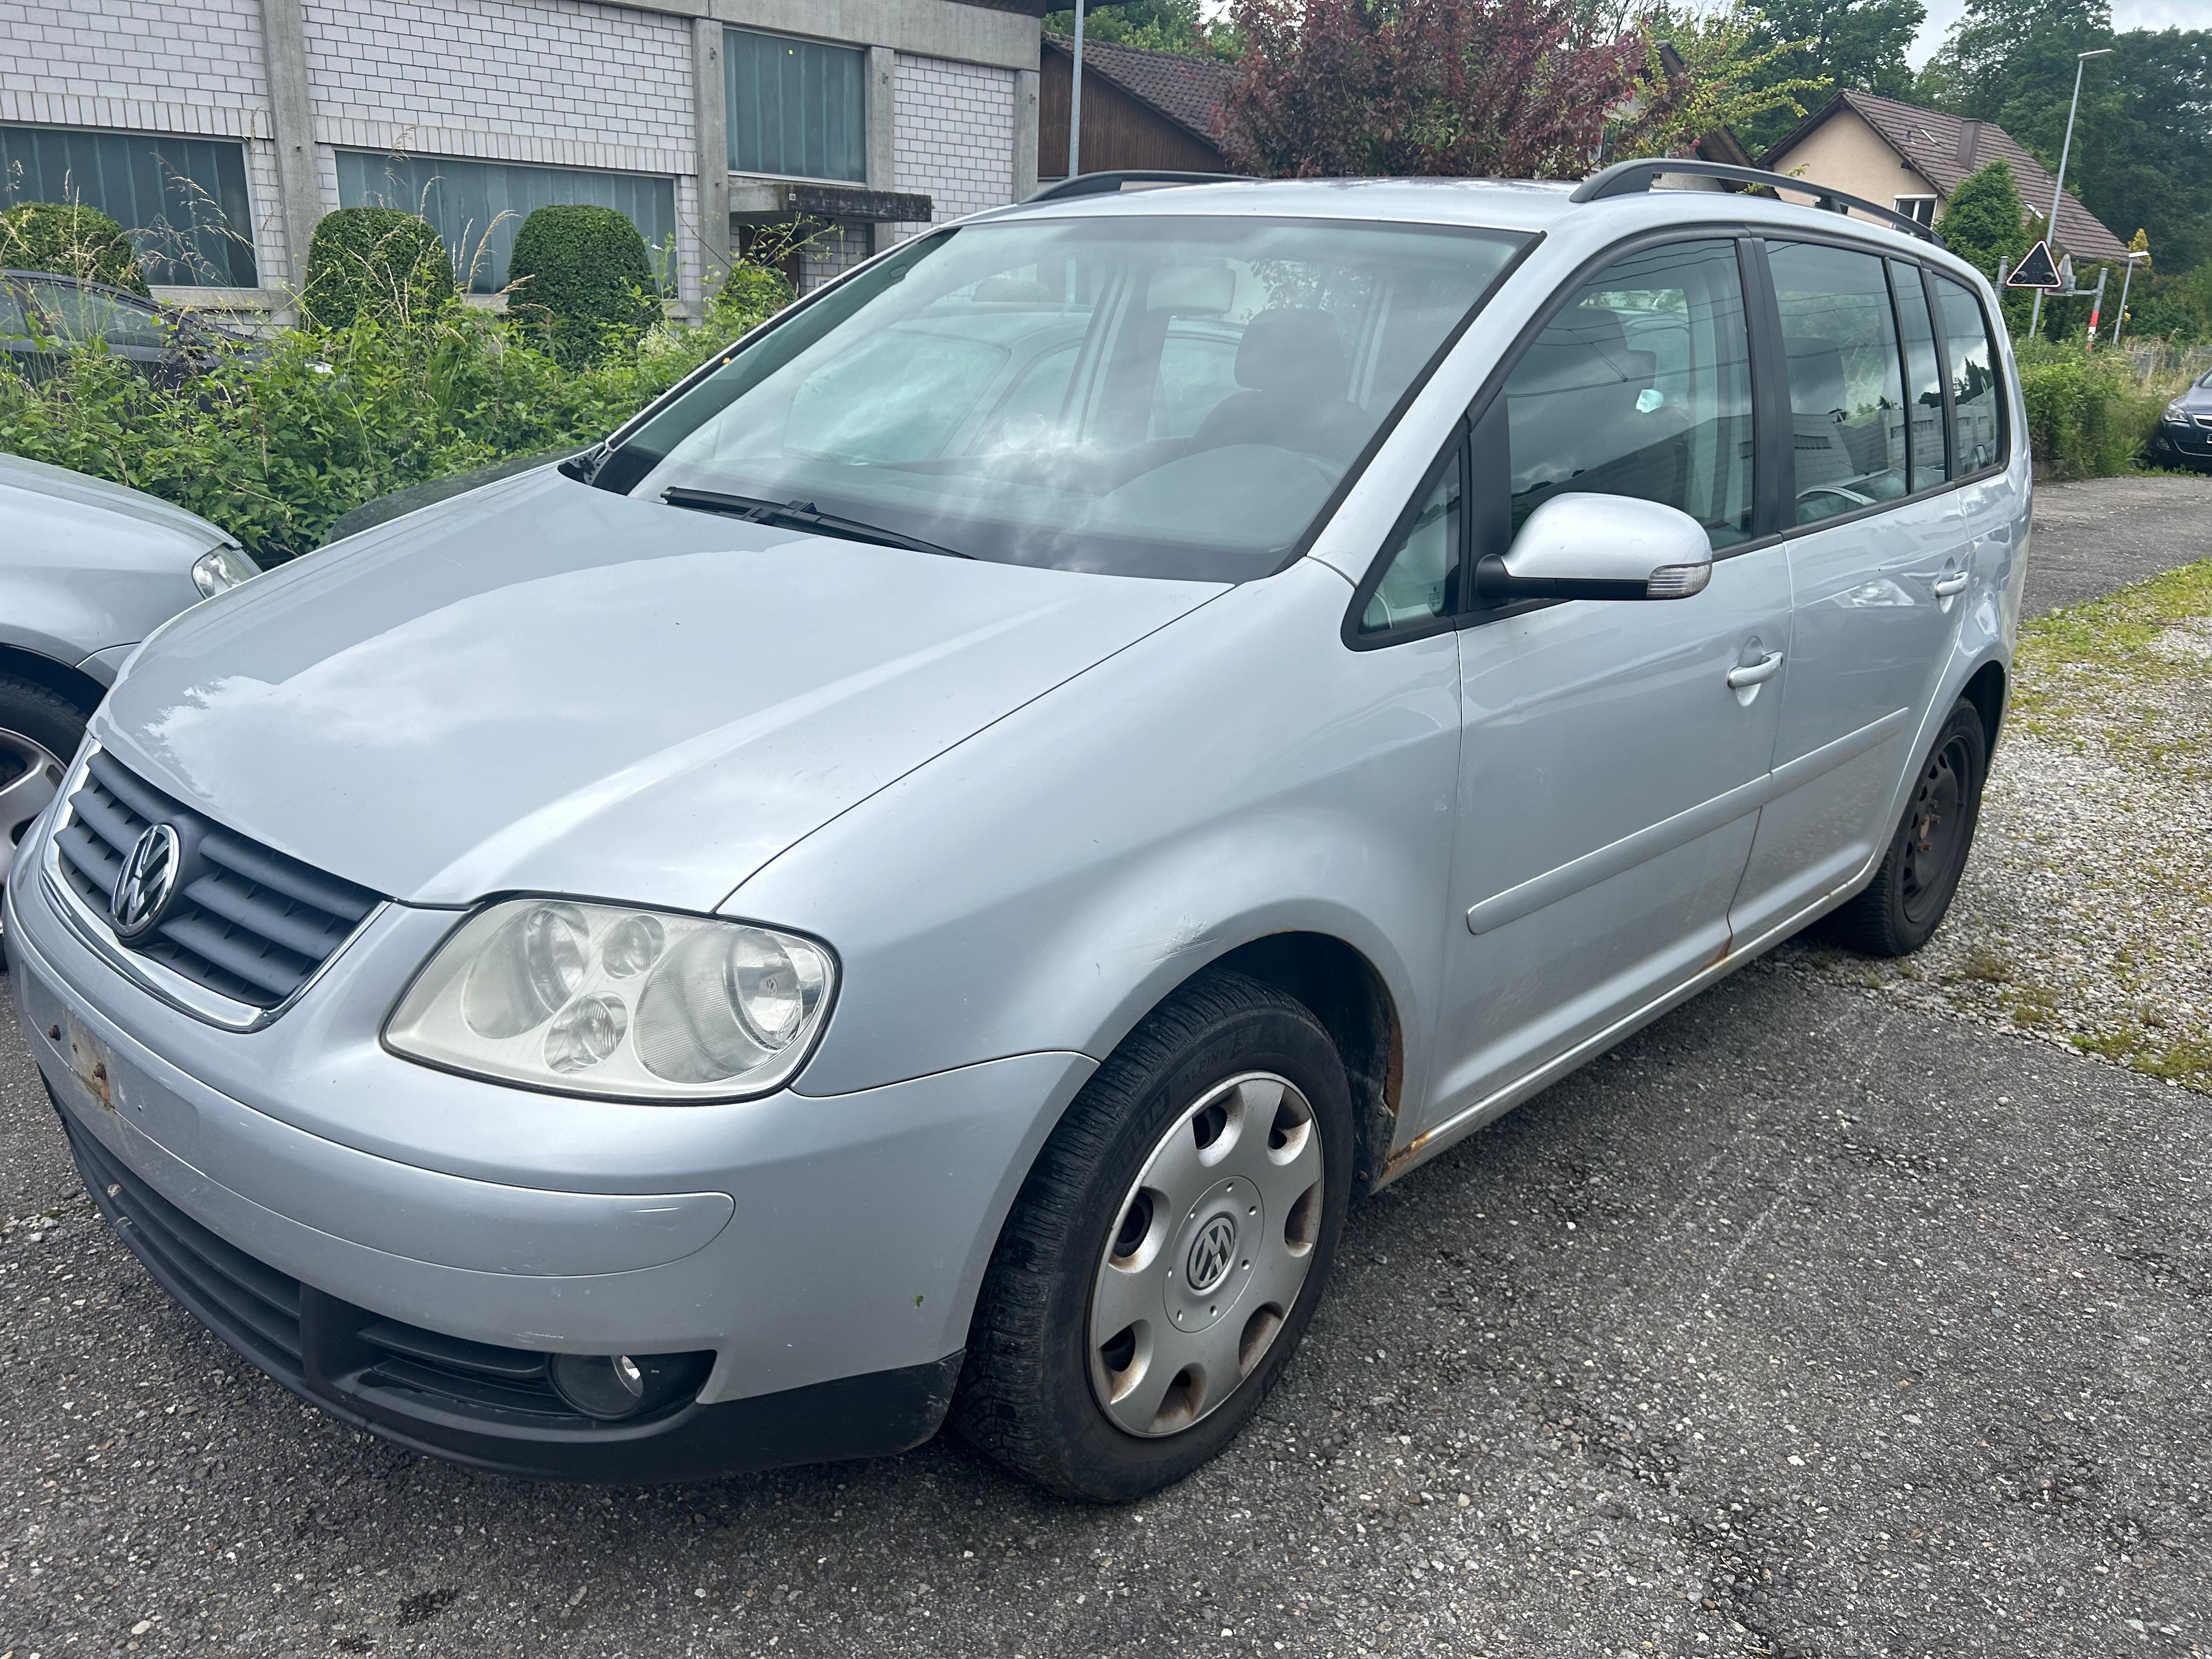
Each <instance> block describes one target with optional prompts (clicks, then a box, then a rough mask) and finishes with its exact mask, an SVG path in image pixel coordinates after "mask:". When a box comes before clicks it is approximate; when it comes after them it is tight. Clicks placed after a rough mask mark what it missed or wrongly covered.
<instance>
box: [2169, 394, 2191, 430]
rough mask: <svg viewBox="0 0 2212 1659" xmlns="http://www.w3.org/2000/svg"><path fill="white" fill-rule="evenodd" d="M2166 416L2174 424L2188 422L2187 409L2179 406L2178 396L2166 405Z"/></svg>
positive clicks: (2178, 424) (2185, 423)
mask: <svg viewBox="0 0 2212 1659" xmlns="http://www.w3.org/2000/svg"><path fill="white" fill-rule="evenodd" d="M2166 420H2167V422H2169V423H2171V424H2172V425H2174V426H2187V425H2188V424H2189V411H2188V410H2185V409H2184V408H2183V407H2182V406H2181V399H2180V398H2175V399H2174V400H2173V401H2172V403H2170V404H2167V405H2166Z"/></svg>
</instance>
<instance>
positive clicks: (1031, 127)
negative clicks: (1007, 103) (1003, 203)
mask: <svg viewBox="0 0 2212 1659" xmlns="http://www.w3.org/2000/svg"><path fill="white" fill-rule="evenodd" d="M1036 187H1037V72H1036V70H1015V71H1014V200H1016V201H1017V202H1022V201H1027V200H1028V199H1029V198H1030V197H1032V196H1034V195H1036Z"/></svg>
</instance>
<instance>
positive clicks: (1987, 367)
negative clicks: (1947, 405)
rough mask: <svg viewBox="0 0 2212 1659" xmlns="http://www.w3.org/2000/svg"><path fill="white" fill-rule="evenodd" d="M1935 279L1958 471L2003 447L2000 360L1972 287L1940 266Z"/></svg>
mask: <svg viewBox="0 0 2212 1659" xmlns="http://www.w3.org/2000/svg"><path fill="white" fill-rule="evenodd" d="M1929 274H1930V275H1931V276H1933V277H1934V278H1935V283H1936V306H1937V307H1938V310H1939V312H1940V314H1941V315H1942V319H1943V346H1944V354H1945V356H1947V357H1948V360H1949V362H1948V369H1949V372H1950V375H1951V403H1952V406H1953V408H1954V410H1955V415H1954V419H1955V422H1956V427H1957V444H1956V446H1955V449H1954V453H1956V454H1957V456H1958V458H1959V471H1960V474H1961V475H1962V476H1963V475H1964V474H1966V473H1969V472H1978V471H1981V470H1982V469H1983V468H1984V467H1985V466H1994V465H1996V464H1997V461H1998V460H1999V459H2000V458H2001V457H2002V454H2003V453H2004V449H2003V443H2002V436H2003V430H2004V420H2003V415H2002V410H2000V408H1999V405H1998V400H1997V371H1996V365H1997V363H1998V362H1999V361H2000V359H1999V357H1998V356H1997V352H1996V347H1995V346H1994V345H1993V344H1992V343H1990V327H1989V322H1988V319H1985V318H1984V316H1983V315H1982V302H1981V301H1979V300H1978V299H1976V298H1975V297H1974V294H1973V290H1972V289H1968V288H1966V287H1965V286H1964V285H1963V284H1961V283H1955V282H1954V281H1952V280H1951V278H1949V277H1948V276H1944V275H1942V273H1941V272H1931V273H1929Z"/></svg>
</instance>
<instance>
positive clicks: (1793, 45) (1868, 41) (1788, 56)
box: [1735, 0, 1928, 155]
mask: <svg viewBox="0 0 2212 1659" xmlns="http://www.w3.org/2000/svg"><path fill="white" fill-rule="evenodd" d="M1738 15H1741V17H1742V18H1743V19H1744V20H1745V21H1747V22H1748V23H1750V24H1752V25H1753V27H1755V28H1756V30H1757V33H1758V38H1759V43H1760V45H1762V46H1765V47H1768V48H1772V49H1777V52H1778V55H1777V56H1776V57H1775V58H1773V59H1771V61H1770V62H1768V63H1767V64H1765V65H1763V66H1762V67H1761V68H1760V69H1759V71H1758V72H1757V74H1756V75H1755V76H1754V77H1753V88H1755V89H1758V90H1762V91H1764V90H1766V89H1768V88H1771V87H1773V86H1776V85H1778V84H1780V83H1782V82H1790V81H1796V82H1819V83H1821V84H1823V85H1825V86H1827V87H1830V88H1835V89H1837V90H1849V91H1852V92H1876V93H1880V94H1882V95H1883V96H1884V97H1886V98H1904V97H1908V96H1910V95H1911V90H1912V70H1911V67H1910V66H1909V65H1908V64H1906V62H1905V52H1906V51H1907V49H1908V48H1910V47H1911V45H1912V40H1913V36H1914V35H1916V34H1917V33H1919V30H1920V25H1921V23H1922V22H1923V20H1924V19H1925V18H1926V17H1927V15H1928V12H1927V8H1926V7H1925V6H1924V5H1923V3H1922V0H1749V3H1747V4H1746V5H1745V6H1743V7H1742V9H1741V11H1740V13H1739V14H1738ZM1791 107H1792V105H1791V103H1790V102H1780V101H1778V102H1776V103H1774V104H1771V105H1770V106H1768V107H1767V108H1766V109H1764V110H1761V111H1759V112H1757V113H1755V114H1753V115H1752V116H1750V117H1748V118H1746V119H1745V120H1744V121H1742V122H1741V124H1739V125H1735V135H1736V137H1738V138H1740V139H1741V140H1742V141H1743V143H1744V144H1745V146H1746V147H1747V148H1748V149H1750V151H1751V152H1752V154H1753V155H1758V154H1759V152H1760V151H1761V150H1763V149H1766V148H1767V146H1769V145H1771V144H1774V143H1779V142H1780V141H1781V140H1782V139H1783V138H1784V137H1787V136H1788V135H1789V132H1790V127H1791V125H1794V124H1795V122H1796V120H1797V119H1798V118H1799V117H1798V116H1796V115H1793V114H1792V113H1791V112H1790V110H1791Z"/></svg>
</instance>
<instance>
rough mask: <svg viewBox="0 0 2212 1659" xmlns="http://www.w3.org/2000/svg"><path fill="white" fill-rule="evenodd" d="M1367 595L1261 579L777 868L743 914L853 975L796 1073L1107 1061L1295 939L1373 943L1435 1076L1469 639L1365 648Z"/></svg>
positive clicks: (1324, 579)
mask: <svg viewBox="0 0 2212 1659" xmlns="http://www.w3.org/2000/svg"><path fill="white" fill-rule="evenodd" d="M1349 599H1350V587H1349V585H1348V584H1347V583H1346V581H1345V580H1344V579H1343V578H1342V577H1341V576H1340V575H1338V574H1336V573H1334V571H1331V570H1329V569H1328V568H1326V567H1324V566H1322V565H1320V564H1319V563H1317V562H1311V561H1308V562H1303V563H1301V564H1298V565H1297V566H1294V567H1292V568H1291V569H1290V570H1289V571H1286V572H1285V573H1284V574H1281V575H1279V576H1275V577H1273V578H1270V579H1268V580H1264V581H1259V582H1252V583H1248V584H1246V585H1245V586H1243V587H1241V588H1239V589H1237V590H1236V591H1235V592H1232V593H1230V594H1227V595H1225V596H1224V597H1223V598H1222V599H1218V600H1217V601H1216V602H1215V603H1213V604H1212V605H1207V606H1206V607H1204V608H1203V609H1201V610H1199V611H1194V612H1192V613H1191V614H1189V615H1188V616H1186V617H1183V618H1182V619H1181V620H1179V621H1178V622H1176V623H1172V624H1170V626H1168V627H1167V628H1164V629H1161V630H1160V631H1159V632H1158V633H1156V634H1154V635H1151V636H1150V637H1148V638H1146V639H1145V640H1143V641H1139V642H1138V643H1137V644H1136V645H1134V646H1133V647H1130V648H1129V649H1127V650H1126V651H1123V652H1121V653H1119V654H1118V655H1116V656H1115V657H1113V658H1110V659H1108V660H1107V661H1105V662H1103V663H1102V664H1100V665H1097V667H1094V668H1093V669H1091V671H1088V672H1087V673H1085V674H1083V675H1081V676H1079V677H1078V678H1076V679H1074V680H1072V681H1070V682H1068V683H1067V684H1064V685H1062V686H1060V687H1059V688H1058V689H1056V690H1054V691H1052V692H1050V693H1048V695H1046V696H1043V697H1041V698H1039V699H1037V700H1036V702H1032V703H1030V705H1028V706H1027V707H1026V708H1022V709H1020V710H1018V711H1017V712H1016V713H1015V714H1012V715H1009V716H1008V717H1007V718H1006V719H1005V720H1000V721H999V722H997V723H996V724H995V725H994V726H990V727H989V728H987V730H985V731H983V732H979V733H977V734H976V735H975V737H973V738H969V739H968V740H967V741H966V742H965V743H963V744H960V745H958V746H957V747H956V748H955V749H953V750H951V751H949V752H948V753H946V754H945V755H943V756H940V757H939V758H938V759H936V760H934V761H933V762H931V763H929V764H928V765H927V766H925V767H923V768H921V769H919V770H918V771H916V772H915V773H913V774H911V775H908V777H906V778H904V779H902V780H901V781H899V782H898V783H897V784H896V785H894V786H892V787H890V788H887V789H885V790H884V791H883V792H881V793H879V794H878V795H876V796H874V797H872V799H869V800H867V801H866V802H865V803H863V804H862V805H860V806H859V807H857V808H855V809H854V811H850V812H848V813H846V814H845V815H844V816H843V817H841V818H839V819H837V820H836V822H834V823H831V824H829V825H828V826H825V827H824V828H823V829H821V830H820V831H818V832H817V833H816V834H815V835H813V836H810V837H808V838H807V839H806V840H805V841H804V842H800V843H799V844H798V845H797V846H796V847H794V848H792V849H790V850H789V851H787V853H785V854H782V855H781V857H779V858H777V859H776V860H774V861H773V862H771V863H770V864H769V866H766V867H765V868H764V869H763V870H762V871H761V872H759V873H758V874H757V875H756V876H754V877H753V878H751V879H750V880H749V881H747V882H746V883H745V884H744V885H743V886H742V887H740V888H739V889H738V890H737V891H736V892H735V893H734V894H732V896H731V897H730V899H729V900H728V901H727V902H726V903H725V905H724V906H723V908H724V909H725V911H726V912H727V913H729V914H732V915H744V916H750V917H755V918H758V919H763V920H769V921H775V922H778V923H781V924H783V925H787V926H793V927H801V928H804V929H805V930H807V931H809V932H811V933H816V934H817V935H819V936H820V937H822V938H823V939H827V940H829V943H830V944H831V945H834V946H835V947H836V950H837V951H838V954H839V957H840V961H841V963H842V968H843V974H844V978H843V982H842V986H841V988H840V990H839V993H838V1006H837V1009H836V1013H835V1015H834V1016H833V1018H832V1020H831V1024H830V1028H829V1031H828V1033H827V1034H826V1036H825V1037H824V1039H823V1047H822V1049H821V1051H820V1053H818V1054H817V1055H816V1056H815V1058H814V1060H813V1061H812V1062H811V1065H810V1066H808V1068H807V1070H806V1071H805V1073H804V1074H803V1075H802V1077H801V1078H800V1079H799V1084H798V1085H797V1086H798V1087H799V1089H800V1090H801V1091H804V1092H805V1093H807V1094H816V1095H829V1094H839V1093H845V1092H848V1091H853V1090H856V1089H861V1088H867V1087H871V1086H873V1085H875V1084H877V1083H880V1082H885V1081H890V1080H895V1079H900V1078H905V1077H913V1076H917V1075H921V1074H923V1073H930V1072H935V1071H940V1070H944V1069H946V1068H949V1067H951V1066H962V1065H969V1064H973V1063H975V1061H977V1060H982V1059H984V1058H987V1057H996V1056H1003V1055H1006V1054H1022V1053H1029V1052H1033V1051H1036V1050H1040V1049H1060V1050H1073V1051H1077V1052H1080V1053H1085V1054H1091V1055H1092V1056H1094V1057H1097V1058H1102V1059H1103V1057H1104V1056H1105V1055H1106V1054H1109V1053H1110V1052H1111V1051H1112V1049H1113V1048H1114V1047H1115V1044H1116V1043H1118V1042H1120V1041H1121V1039H1122V1038H1123V1037H1124V1036H1127V1033H1128V1032H1129V1030H1130V1029H1131V1028H1132V1027H1133V1026H1134V1025H1135V1024H1137V1022H1138V1021H1139V1020H1140V1019H1141V1018H1143V1017H1144V1015H1145V1013H1146V1011H1147V1010H1149V1009H1150V1008H1152V1007H1153V1006H1156V1005H1157V1004H1158V1001H1159V1000H1161V999H1162V998H1163V997H1164V996H1165V995H1166V994H1168V992H1169V991H1170V990H1172V989H1173V988H1174V987H1175V986H1176V985H1178V984H1180V983H1181V982H1182V981H1184V980H1185V979H1188V977H1189V976H1190V975H1192V974H1193V973H1194V972H1196V971H1197V970H1198V969H1200V968H1201V967H1203V966H1204V965H1205V964H1206V963H1208V962H1210V961H1212V960H1215V959H1216V958H1218V957H1220V956H1222V955H1223V954H1225V953H1226V952H1227V951H1231V950H1233V949H1235V948H1236V947H1237V946H1238V945H1243V944H1244V943H1246V942H1248V941H1249V940H1251V939H1256V938H1261V937H1263V936H1265V935H1267V934H1271V933H1281V932H1285V931H1293V930H1295V931H1305V932H1316V933H1326V934H1329V935H1331V936H1333V937H1334V938H1337V939H1341V940H1343V941H1344V942H1345V943H1346V944H1347V945H1350V946H1352V948H1353V949H1354V950H1356V951H1358V952H1359V953H1360V954H1361V955H1362V956H1364V957H1365V958H1366V959H1367V960H1368V962H1369V963H1371V964H1372V965H1373V966H1374V968H1375V969H1376V972H1377V974H1378V975H1379V976H1380V977H1381V978H1382V980H1383V982H1384V984H1385V986H1386V987H1387V989H1388V990H1389V994H1390V996H1391V999H1392V1000H1393V1002H1394V1004H1395V1006H1396V1008H1397V1010H1398V1012H1399V1015H1400V1017H1401V1021H1402V1022H1403V1024H1404V1028H1405V1030H1404V1053H1405V1055H1406V1066H1407V1074H1406V1077H1405V1079H1404V1093H1405V1097H1406V1098H1407V1099H1414V1098H1418V1097H1419V1091H1420V1089H1421V1088H1422V1087H1423V1086H1424V1081H1425V1062H1426V1060H1427V1057H1428V1049H1429V1044H1428V1042H1427V1035H1426V1034H1427V1032H1428V1030H1429V1027H1430V1024H1431V1021H1432V1019H1433V1012H1432V1011H1433V1008H1434V1006H1435V999H1436V987H1437V981H1438V977H1439V973H1440V965H1441V962H1442V957H1443V937H1444V934H1443V921H1444V911H1445V904H1444V898H1445V888H1446V877H1447V873H1448V871H1449V862H1450V856H1451V833H1452V830H1451V825H1452V819H1451V812H1450V805H1451V800H1452V793H1453V789H1454V787H1455V780H1456V775H1457V767H1458V754H1459V726H1458V708H1457V686H1458V647H1457V644H1456V641H1455V639H1454V637H1453V636H1452V635H1441V636H1437V637H1433V638H1431V639H1427V640H1421V641H1411V642H1408V643H1407V644H1406V645H1404V646H1401V647H1395V648H1393V649H1389V650H1383V651H1368V652H1353V651H1350V650H1347V649H1346V648H1345V647H1344V646H1343V644H1342V642H1341V641H1340V637H1339V627H1340V623H1341V621H1342V617H1343V612H1344V608H1345V605H1346V603H1347V602H1348V600H1349Z"/></svg>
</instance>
